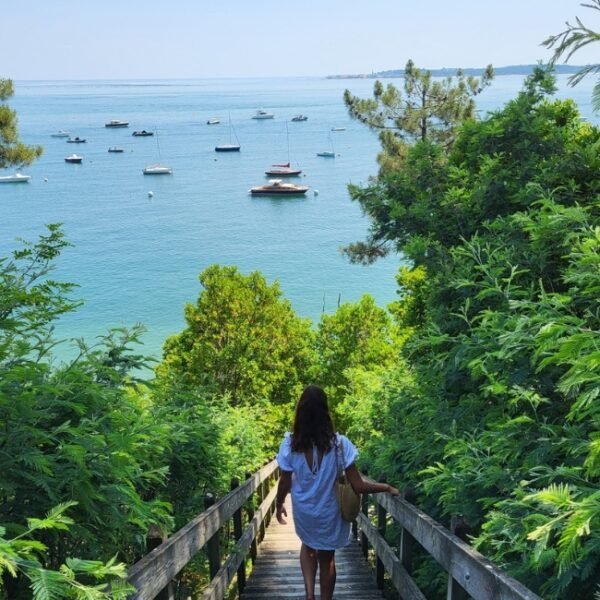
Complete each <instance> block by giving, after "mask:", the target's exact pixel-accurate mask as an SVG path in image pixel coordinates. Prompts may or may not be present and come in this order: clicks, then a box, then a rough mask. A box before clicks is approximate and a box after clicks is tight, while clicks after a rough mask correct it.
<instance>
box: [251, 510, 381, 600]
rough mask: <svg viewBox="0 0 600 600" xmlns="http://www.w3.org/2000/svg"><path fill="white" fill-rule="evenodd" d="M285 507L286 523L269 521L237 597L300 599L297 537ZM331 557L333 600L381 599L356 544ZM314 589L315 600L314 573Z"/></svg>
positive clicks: (302, 590)
mask: <svg viewBox="0 0 600 600" xmlns="http://www.w3.org/2000/svg"><path fill="white" fill-rule="evenodd" d="M287 508H288V518H287V521H288V523H287V524H286V525H280V524H279V523H278V522H277V519H275V518H273V519H272V520H271V523H270V525H269V527H268V528H267V533H266V535H265V539H264V540H263V542H262V544H261V545H260V546H259V549H258V556H257V560H256V562H255V563H254V566H253V568H252V573H251V574H250V577H249V578H248V581H247V582H246V587H245V589H244V592H243V593H242V594H241V596H240V600H278V599H281V600H304V597H305V595H304V579H303V578H302V571H301V570H300V540H299V539H298V538H297V537H296V533H295V531H294V523H293V515H292V511H291V509H290V508H289V507H287ZM335 559H336V560H335V562H336V569H337V580H336V585H335V594H334V600H345V599H348V600H349V599H350V598H352V599H353V600H381V598H383V596H382V594H381V592H380V591H379V590H378V589H377V586H376V585H375V581H374V578H373V575H372V573H371V572H370V570H369V567H368V566H367V563H366V561H365V560H364V558H363V556H362V553H361V551H360V548H359V547H358V544H356V543H353V544H351V545H350V546H347V547H346V548H341V549H340V550H337V551H336V553H335ZM315 591H316V592H317V595H316V598H317V600H318V599H319V594H318V591H319V575H318V573H317V582H316V590H315Z"/></svg>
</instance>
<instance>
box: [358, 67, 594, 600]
mask: <svg viewBox="0 0 600 600" xmlns="http://www.w3.org/2000/svg"><path fill="white" fill-rule="evenodd" d="M553 89H554V82H553V78H552V76H551V74H549V73H548V72H547V71H545V70H543V69H537V70H536V72H535V73H534V74H533V75H532V76H531V77H529V78H528V79H527V81H526V83H525V86H524V89H523V91H522V92H521V93H520V94H519V95H518V96H517V98H515V99H514V100H512V101H510V102H509V103H508V104H507V105H506V106H505V107H503V108H502V109H501V110H498V111H496V112H495V113H493V114H491V115H489V116H488V117H487V118H486V119H484V120H482V121H479V122H475V121H473V122H469V123H465V124H464V126H463V127H462V129H461V131H460V132H459V134H458V136H457V138H456V140H455V142H454V144H453V147H452V149H451V151H450V152H449V153H447V154H445V156H444V159H443V160H438V157H440V156H442V150H441V149H440V148H439V147H437V146H435V145H433V144H428V143H425V142H418V143H416V144H415V145H414V146H413V147H411V148H410V149H409V151H408V154H407V158H406V165H407V168H410V169H411V171H410V173H411V176H410V177H406V176H405V175H406V173H385V174H384V175H383V176H382V177H380V181H379V186H380V187H379V188H378V189H377V190H376V191H375V192H374V194H376V197H374V199H373V204H372V207H373V211H372V212H371V213H369V214H370V215H371V217H372V219H373V221H374V222H376V226H377V227H379V228H380V231H381V233H382V234H384V235H385V236H387V238H386V239H387V241H388V242H389V243H390V244H395V248H396V249H398V250H400V251H402V252H404V253H405V255H407V256H408V257H409V258H410V259H411V260H412V261H413V265H414V268H413V271H410V272H405V273H403V274H402V281H403V282H406V284H408V287H407V293H405V294H404V296H403V297H402V298H401V299H400V301H399V305H397V306H396V307H395V308H394V314H395V315H397V317H398V318H399V320H400V322H401V323H407V324H409V325H410V326H411V327H412V328H413V334H412V336H411V337H410V339H409V340H408V341H407V342H406V343H405V345H404V346H403V350H404V354H405V357H406V361H407V363H408V364H407V365H402V364H401V363H400V364H399V366H394V367H393V368H392V369H391V370H388V372H387V373H386V374H385V375H384V376H383V377H382V380H381V385H380V386H379V387H378V388H377V387H376V386H373V388H374V389H375V400H373V403H372V404H373V405H376V406H377V409H378V410H377V413H378V414H375V415H374V417H373V418H375V417H377V418H378V419H379V422H380V423H381V430H382V435H378V436H373V437H372V438H370V440H368V441H367V452H366V458H367V461H368V462H369V463H371V464H372V465H374V467H375V471H378V472H384V473H386V474H387V475H388V477H390V478H391V479H392V480H393V481H395V482H398V483H399V484H400V485H401V486H403V487H405V486H413V487H415V488H416V489H417V490H418V491H419V493H420V498H419V504H420V506H422V507H423V508H424V509H425V510H426V511H427V512H429V513H430V514H433V515H434V516H437V517H438V518H439V519H441V520H442V521H443V520H447V519H449V516H450V515H451V514H455V513H460V514H463V515H465V516H466V517H467V518H468V519H469V521H470V523H471V524H472V526H473V528H474V533H475V536H476V539H477V544H478V546H479V547H480V549H481V550H482V551H483V552H484V554H486V555H488V556H490V557H491V558H492V559H494V560H496V561H497V562H499V563H500V564H502V565H503V566H505V567H506V568H507V569H508V570H509V571H510V572H511V573H513V574H514V575H516V576H517V577H519V578H520V579H521V580H522V581H524V583H525V584H526V585H528V586H529V587H531V588H532V589H535V590H538V591H539V592H540V593H541V594H542V595H543V597H545V598H549V599H554V598H556V599H558V598H575V597H581V598H583V597H591V596H592V595H593V593H594V591H595V590H596V589H597V585H598V583H599V574H600V569H599V568H598V565H599V564H600V552H599V551H598V548H600V544H599V541H598V540H599V532H600V529H599V527H598V514H599V512H598V492H597V490H598V486H599V484H600V480H599V471H598V464H599V461H598V442H597V440H598V438H599V436H600V430H599V425H598V424H599V423H600V418H599V417H598V403H597V402H595V399H597V393H598V389H600V388H599V386H598V383H599V379H598V378H599V377H600V371H599V366H598V364H599V363H598V361H597V353H598V350H597V349H598V331H600V322H599V321H598V302H597V297H598V289H600V288H599V287H598V277H599V276H600V270H599V269H598V264H599V263H598V247H599V246H598V231H599V227H600V222H599V218H600V213H599V212H598V205H597V198H598V192H599V191H600V190H599V187H598V186H599V181H598V177H597V172H598V167H599V166H600V163H599V161H600V131H599V130H598V129H597V128H595V127H592V126H591V125H589V124H588V123H581V121H580V119H579V114H578V111H577V109H576V106H575V105H574V103H573V102H572V101H570V100H552V99H551V98H550V94H551V93H552V90H553ZM369 200H370V201H371V199H369ZM376 202H380V203H381V204H382V205H383V206H384V208H385V211H386V212H383V210H380V211H377V210H376V208H375V207H376ZM423 269H425V271H423ZM423 273H426V281H423V280H422V275H423ZM412 275H414V276H412ZM373 422H374V423H376V422H377V421H375V420H374V421H373ZM420 572H421V573H425V576H424V577H425V578H426V579H430V578H429V577H428V575H427V572H426V571H425V570H422V571H420ZM437 594H438V593H437V592H436V591H435V590H431V589H427V593H426V595H427V596H428V597H432V598H435V597H438V595H437Z"/></svg>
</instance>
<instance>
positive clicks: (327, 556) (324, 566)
mask: <svg viewBox="0 0 600 600" xmlns="http://www.w3.org/2000/svg"><path fill="white" fill-rule="evenodd" d="M317 559H318V561H319V581H320V583H321V600H332V598H333V590H334V588H335V578H336V572H335V550H317Z"/></svg>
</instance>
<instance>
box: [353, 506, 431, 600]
mask: <svg viewBox="0 0 600 600" xmlns="http://www.w3.org/2000/svg"><path fill="white" fill-rule="evenodd" d="M357 521H358V526H359V527H360V530H361V533H363V534H364V535H366V536H367V539H368V540H369V543H370V544H371V546H373V549H374V550H375V552H376V554H377V556H378V557H379V559H380V560H381V562H382V563H383V566H384V567H385V570H386V571H387V572H388V573H389V575H390V577H391V579H392V583H393V585H394V587H395V588H396V589H397V590H398V592H399V593H400V597H401V598H402V599H403V600H427V598H426V597H425V595H424V594H423V592H421V590H420V589H419V586H417V584H416V583H415V582H414V580H413V578H412V577H411V576H410V575H409V574H408V572H407V571H406V569H405V568H404V567H403V566H402V563H401V562H400V559H399V558H398V557H397V556H396V554H395V553H394V551H393V550H392V548H390V546H389V545H388V543H387V542H386V541H385V540H384V539H383V538H382V537H381V535H380V534H379V531H377V529H376V528H375V526H374V525H373V524H372V523H371V522H370V521H369V519H367V517H365V515H363V514H362V513H361V514H359V515H358V519H357Z"/></svg>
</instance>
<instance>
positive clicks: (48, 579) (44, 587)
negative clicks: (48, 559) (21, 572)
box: [25, 568, 68, 600]
mask: <svg viewBox="0 0 600 600" xmlns="http://www.w3.org/2000/svg"><path fill="white" fill-rule="evenodd" d="M25 574H26V575H27V577H28V578H29V580H30V581H31V591H32V592H33V600H61V599H64V598H67V597H68V584H66V582H65V580H64V578H63V577H62V575H61V574H60V573H58V572H57V571H48V570H47V569H42V568H37V569H27V570H26V571H25Z"/></svg>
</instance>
